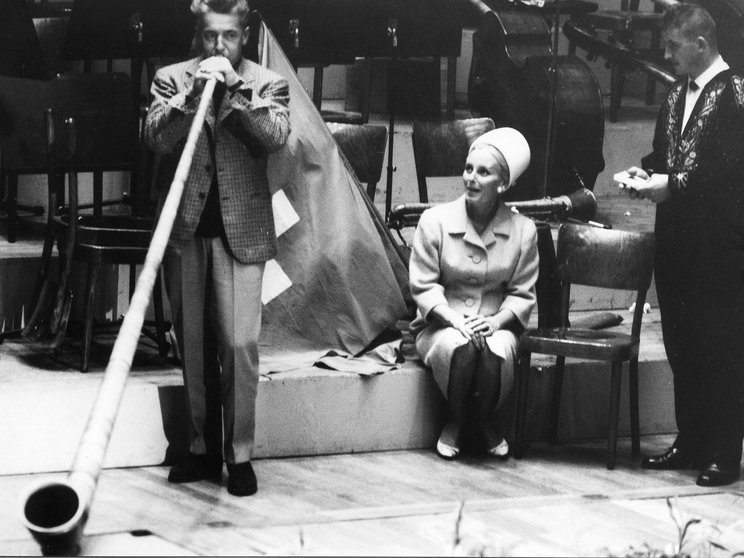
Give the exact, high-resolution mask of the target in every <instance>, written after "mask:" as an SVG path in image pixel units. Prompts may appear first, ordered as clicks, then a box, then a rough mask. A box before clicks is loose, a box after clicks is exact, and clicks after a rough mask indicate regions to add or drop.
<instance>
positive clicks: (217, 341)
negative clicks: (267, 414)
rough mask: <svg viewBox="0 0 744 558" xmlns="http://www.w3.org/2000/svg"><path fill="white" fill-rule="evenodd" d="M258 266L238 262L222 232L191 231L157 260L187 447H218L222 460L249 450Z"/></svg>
mask: <svg viewBox="0 0 744 558" xmlns="http://www.w3.org/2000/svg"><path fill="white" fill-rule="evenodd" d="M264 267H265V264H264V263H263V262H261V263H257V264H243V263H240V262H239V261H237V260H236V259H235V258H233V257H232V256H231V255H230V254H229V253H228V251H227V250H226V249H225V247H224V245H223V243H222V240H221V239H220V238H201V237H196V238H194V239H193V240H192V241H191V242H190V243H189V245H188V246H187V247H186V248H185V249H184V251H183V253H182V254H180V255H175V254H168V255H167V256H166V257H165V258H164V260H163V270H164V276H165V285H166V291H167V293H168V299H169V301H170V306H171V313H172V315H173V322H174V325H175V329H176V335H177V336H178V344H179V347H180V350H181V359H182V362H183V378H184V386H185V389H186V395H187V397H188V407H189V412H190V422H191V430H190V451H191V452H192V453H196V454H210V455H219V454H220V453H221V452H224V453H223V456H224V460H225V462H226V463H244V462H246V461H250V459H251V454H252V452H253V445H254V437H255V425H256V391H257V388H258V376H259V367H258V336H259V333H260V329H261V283H262V279H263V272H264ZM220 407H221V409H222V413H221V417H220ZM223 429H224V437H223ZM220 445H222V449H220Z"/></svg>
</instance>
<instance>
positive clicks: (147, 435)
mask: <svg viewBox="0 0 744 558" xmlns="http://www.w3.org/2000/svg"><path fill="white" fill-rule="evenodd" d="M646 318H647V319H646V321H647V323H645V324H644V336H643V341H642V344H641V363H640V398H641V401H640V408H641V432H642V434H659V433H668V432H672V431H674V429H675V427H674V414H673V409H674V405H673V398H672V379H671V372H670V370H669V367H668V364H667V362H666V359H665V357H664V353H663V347H661V345H660V328H659V324H658V319H657V317H656V316H655V315H654V314H648V315H647V316H646ZM625 322H626V323H624V324H623V325H622V326H619V327H620V328H623V327H629V325H628V324H627V322H628V320H627V319H626V320H625ZM405 339H406V338H405V336H404V340H405ZM411 349H412V348H411V346H410V341H407V342H404V354H406V356H407V361H406V362H405V363H404V364H403V365H402V366H401V367H400V368H399V369H397V370H393V371H389V372H385V373H383V374H379V375H376V376H371V377H365V376H359V375H356V374H350V373H345V372H337V371H332V370H323V369H319V368H307V369H302V370H297V371H291V372H282V373H274V374H269V375H265V376H262V378H261V381H260V383H259V390H258V400H257V432H256V450H255V454H254V455H255V457H256V458H268V457H282V456H299V455H321V454H332V453H356V452H369V451H381V450H398V449H400V450H403V449H416V448H429V447H433V445H434V444H435V443H436V439H437V437H438V434H439V429H440V427H441V423H442V420H443V418H444V414H443V413H444V400H443V398H442V396H441V394H440V393H439V391H438V389H437V387H436V385H435V383H434V381H433V379H432V377H431V374H430V372H428V371H427V370H426V369H425V368H423V366H422V365H421V363H420V361H418V359H416V358H415V356H413V355H412V353H411ZM71 358H73V359H74V358H75V357H74V356H71ZM51 362H53V361H52V359H51V358H50V357H49V356H45V355H43V354H38V353H36V354H29V352H28V350H27V348H25V347H24V346H22V345H19V344H17V343H11V342H6V343H5V344H4V345H2V346H0V384H2V389H0V406H1V407H2V409H3V410H4V413H5V416H7V417H12V420H8V421H7V422H6V426H5V428H3V429H2V431H1V432H0V447H3V448H6V452H5V455H4V457H3V459H2V460H0V474H4V475H8V474H20V473H41V472H53V471H66V470H68V469H69V467H70V464H71V462H72V458H73V456H74V454H75V451H76V449H77V444H78V441H79V439H80V436H81V434H82V432H83V430H84V427H85V423H86V420H87V417H88V414H89V412H90V409H91V407H92V405H93V402H94V401H95V397H96V394H97V390H98V387H99V385H100V381H101V378H102V372H101V371H100V368H99V369H98V371H93V372H90V373H88V374H82V373H80V372H77V371H75V370H72V369H70V368H67V367H65V366H64V364H57V365H56V366H52V365H50V363H51ZM154 363H155V364H154ZM533 364H534V368H533V370H532V376H531V382H530V390H531V391H530V394H531V395H530V404H529V409H528V412H529V415H528V416H529V419H528V427H529V436H530V438H532V439H542V434H541V432H542V430H543V428H544V425H545V419H546V416H545V412H546V409H547V401H548V398H547V394H548V389H549V386H550V378H551V375H550V374H549V371H550V368H551V366H552V362H551V361H550V360H548V359H546V358H545V357H540V356H537V355H536V356H535V358H534V359H533ZM625 381H627V380H625ZM564 385H565V389H564V396H563V407H562V417H561V426H560V431H559V433H560V436H561V438H562V439H567V440H570V439H579V438H603V437H605V436H606V429H607V402H608V398H609V391H608V390H609V366H608V365H605V364H603V363H590V362H569V365H568V369H567V373H566V378H565V384H564ZM624 386H627V383H625V384H624ZM621 409H622V412H621V423H620V433H621V435H628V432H629V425H628V417H627V411H626V409H627V393H626V394H624V396H623V403H622V407H621ZM185 416H186V415H185V408H184V396H183V385H182V379H181V373H180V370H179V369H178V368H177V366H176V365H175V364H174V363H165V364H163V363H162V362H160V363H156V361H155V360H153V361H152V362H149V361H145V364H144V365H143V364H138V362H137V361H135V367H134V369H133V371H132V373H131V375H130V378H129V381H128V383H127V386H126V389H125V393H124V397H123V400H122V404H121V408H120V410H119V413H118V418H117V421H116V425H115V427H114V431H113V434H112V437H111V443H110V446H109V451H108V454H107V456H106V460H105V463H104V466H105V467H106V468H113V467H134V466H147V465H157V464H160V463H163V462H164V460H166V457H168V456H173V455H175V454H177V453H180V452H183V451H184V448H185V439H186V428H187V424H186V419H185Z"/></svg>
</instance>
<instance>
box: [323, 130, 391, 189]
mask: <svg viewBox="0 0 744 558" xmlns="http://www.w3.org/2000/svg"><path fill="white" fill-rule="evenodd" d="M326 125H327V126H328V129H329V130H330V131H331V134H332V135H333V138H334V139H335V140H336V143H338V146H339V148H340V149H341V153H342V154H343V156H344V157H345V158H346V160H347V161H348V162H349V165H350V166H351V168H352V170H353V171H354V174H356V176H357V178H358V179H359V181H360V182H362V183H364V184H366V185H367V196H368V197H369V199H370V200H372V201H374V200H375V192H376V191H377V183H378V182H379V181H380V178H381V176H382V163H383V161H384V159H385V144H386V143H387V128H385V126H377V125H374V124H341V123H336V122H327V123H326Z"/></svg>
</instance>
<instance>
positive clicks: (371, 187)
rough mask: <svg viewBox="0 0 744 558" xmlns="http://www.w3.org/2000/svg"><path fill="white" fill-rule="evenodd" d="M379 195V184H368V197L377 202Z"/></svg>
mask: <svg viewBox="0 0 744 558" xmlns="http://www.w3.org/2000/svg"><path fill="white" fill-rule="evenodd" d="M376 193H377V182H368V183H367V197H369V199H370V201H375V194H376Z"/></svg>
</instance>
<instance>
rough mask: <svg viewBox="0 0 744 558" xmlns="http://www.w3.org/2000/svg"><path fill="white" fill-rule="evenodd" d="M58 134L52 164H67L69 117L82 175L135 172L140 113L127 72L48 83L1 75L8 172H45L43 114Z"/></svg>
mask: <svg viewBox="0 0 744 558" xmlns="http://www.w3.org/2000/svg"><path fill="white" fill-rule="evenodd" d="M47 108H51V109H52V111H53V113H54V118H55V130H56V131H57V133H58V134H59V136H58V141H57V142H55V144H56V151H55V154H54V157H53V159H54V161H55V162H56V164H57V165H58V166H60V167H64V166H65V164H66V162H67V152H66V150H67V143H68V142H67V140H66V136H65V134H66V128H65V126H64V125H63V123H64V121H65V120H66V119H67V118H70V117H72V118H73V119H74V120H75V126H76V136H77V146H76V150H75V166H76V168H77V169H78V170H80V171H92V170H126V169H133V168H134V166H135V164H136V161H137V156H138V146H137V143H138V138H137V130H138V114H137V110H136V108H135V106H134V102H133V100H132V98H131V95H130V86H129V77H128V76H127V75H126V74H70V75H66V76H64V77H59V78H55V79H53V80H50V81H43V80H30V79H22V78H11V77H3V76H0V146H1V147H0V149H2V167H3V171H4V172H14V173H24V172H43V171H45V170H46V168H47V157H46V139H45V126H44V110H45V109H47Z"/></svg>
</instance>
